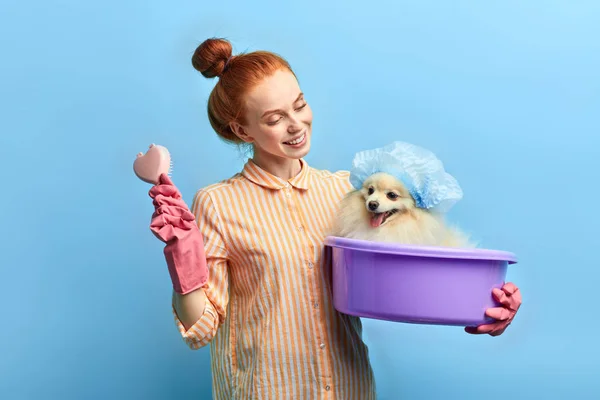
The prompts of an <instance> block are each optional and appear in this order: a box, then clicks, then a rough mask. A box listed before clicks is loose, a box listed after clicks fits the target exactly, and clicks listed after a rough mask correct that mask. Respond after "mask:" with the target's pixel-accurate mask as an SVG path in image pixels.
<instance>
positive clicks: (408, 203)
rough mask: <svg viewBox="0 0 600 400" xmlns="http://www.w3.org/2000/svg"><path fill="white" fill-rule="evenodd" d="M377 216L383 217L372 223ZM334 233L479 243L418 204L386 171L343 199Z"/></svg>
mask: <svg viewBox="0 0 600 400" xmlns="http://www.w3.org/2000/svg"><path fill="white" fill-rule="evenodd" d="M369 204H371V207H372V209H369ZM375 206H376V208H375ZM377 220H379V222H381V221H382V220H383V221H382V223H381V224H380V225H378V224H377V223H376V224H375V226H374V225H372V221H377ZM331 234H332V235H333V236H338V237H345V238H351V239H362V240H370V241H376V242H394V243H399V244H409V245H422V246H447V247H461V248H471V247H475V244H474V243H471V242H470V241H469V239H468V237H467V235H465V234H464V233H463V232H461V231H460V230H458V229H456V228H453V227H449V226H447V225H446V223H445V222H444V219H443V217H442V216H441V215H437V214H435V213H432V212H431V211H428V210H424V209H421V208H418V207H417V206H416V205H415V201H414V199H413V198H412V196H411V195H410V193H409V192H408V190H407V189H406V187H405V186H404V185H403V184H402V183H401V182H400V181H398V180H397V179H396V178H394V177H393V176H391V175H389V174H386V173H377V174H373V175H371V176H370V177H369V178H368V179H367V180H366V181H365V182H364V185H363V187H362V188H361V189H359V190H354V191H352V192H350V193H348V194H347V195H346V196H345V197H344V198H343V199H342V201H341V202H340V204H339V207H338V210H337V214H336V216H335V218H334V224H333V228H332V230H331Z"/></svg>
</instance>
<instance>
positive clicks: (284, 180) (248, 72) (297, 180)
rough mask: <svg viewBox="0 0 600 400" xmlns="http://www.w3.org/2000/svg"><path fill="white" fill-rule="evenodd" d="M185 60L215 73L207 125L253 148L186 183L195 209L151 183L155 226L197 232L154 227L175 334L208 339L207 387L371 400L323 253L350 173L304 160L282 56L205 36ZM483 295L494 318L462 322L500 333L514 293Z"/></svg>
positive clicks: (297, 105)
mask: <svg viewBox="0 0 600 400" xmlns="http://www.w3.org/2000/svg"><path fill="white" fill-rule="evenodd" d="M192 63H193V65H194V67H195V68H196V69H197V70H199V71H200V72H201V73H202V74H203V75H204V76H205V77H208V78H212V77H217V76H218V77H219V82H218V83H217V84H216V86H215V88H214V89H213V91H212V93H211V95H210V98H209V103H208V116H209V120H210V123H211V125H212V127H213V128H214V130H215V131H216V133H217V134H218V135H219V136H220V137H221V138H223V139H224V140H226V141H228V142H230V143H235V144H242V145H250V146H252V149H253V157H252V158H251V159H250V160H248V162H247V163H246V164H245V166H244V168H243V170H242V171H241V172H240V173H238V174H236V175H234V176H233V177H231V178H229V179H226V180H224V181H221V182H219V183H216V184H213V185H210V186H208V187H206V188H203V189H201V190H199V191H198V192H197V193H196V195H195V197H194V201H193V203H192V207H191V208H192V211H193V215H191V214H189V211H188V210H187V208H186V206H185V203H183V202H182V201H181V196H180V194H179V192H178V191H177V189H176V188H175V187H174V186H173V184H172V182H171V181H170V180H169V179H168V178H167V177H166V176H163V177H162V180H161V183H160V184H159V185H156V186H155V187H154V188H153V189H151V191H150V195H151V196H152V197H153V198H154V199H155V206H156V207H157V212H156V213H155V215H154V217H153V223H152V227H153V228H152V229H153V231H154V232H155V233H158V231H159V229H157V227H160V228H161V229H162V228H164V227H167V228H168V229H170V232H171V233H172V232H177V231H178V229H181V226H179V225H177V224H179V223H183V222H182V221H184V222H185V220H194V219H195V222H196V223H197V224H198V226H199V228H200V229H199V231H198V229H196V228H195V226H194V229H191V230H189V231H188V232H191V233H194V232H202V234H203V238H202V239H199V238H196V239H195V240H192V239H186V237H187V236H186V235H184V234H182V235H180V236H178V240H172V239H173V237H174V236H173V234H172V235H171V236H170V237H168V236H165V235H162V236H161V235H159V237H161V239H162V240H164V241H165V242H166V243H168V245H167V246H166V248H165V254H167V262H168V263H169V268H170V271H171V275H172V278H173V283H174V287H175V288H176V290H175V291H174V297H173V313H174V317H175V322H176V324H177V326H178V328H179V330H180V332H181V335H182V337H183V338H184V340H185V341H186V343H187V344H188V345H189V346H190V347H191V348H192V349H198V348H200V347H202V346H205V345H207V344H209V343H210V344H211V360H212V371H213V393H214V397H215V398H217V399H231V398H236V399H237V398H239V399H246V398H273V399H308V398H328V399H344V400H346V399H361V400H363V399H374V398H375V383H374V377H373V372H372V370H371V366H370V363H369V356H368V349H367V347H366V346H365V344H364V343H363V341H362V338H361V330H362V327H361V321H360V319H359V318H355V317H351V316H348V315H344V314H341V313H338V312H337V311H335V309H334V308H333V305H332V298H331V292H330V277H329V272H328V269H327V268H326V266H328V261H329V260H328V256H327V254H326V253H325V252H324V251H323V239H324V235H325V233H324V232H325V230H326V227H327V225H328V223H329V222H330V218H331V216H332V215H333V213H334V210H335V207H336V205H337V203H338V202H339V200H340V199H341V198H342V196H343V195H344V194H345V193H347V192H348V191H350V190H352V186H351V184H350V182H349V173H348V172H346V171H341V172H335V173H332V172H329V171H323V170H317V169H314V168H311V167H310V166H309V165H308V164H307V163H306V161H305V160H304V159H303V157H305V156H306V154H307V153H308V151H309V148H310V141H311V136H312V111H311V109H310V107H309V105H308V103H307V101H306V99H305V97H304V94H303V93H302V91H301V89H300V87H299V85H298V81H297V80H296V77H295V75H294V73H293V71H292V69H291V68H290V66H289V65H288V63H287V62H286V61H285V60H284V59H283V58H281V57H279V56H277V55H275V54H273V53H269V52H253V53H249V54H242V55H238V56H235V57H232V48H231V45H230V43H229V42H227V41H226V40H222V39H209V40H206V41H205V42H203V43H202V44H201V45H200V46H199V47H198V48H197V49H196V51H195V53H194V55H193V58H192ZM167 203H168V204H169V205H170V206H173V207H179V208H178V209H177V210H178V211H174V212H170V213H171V214H172V215H174V216H175V217H176V218H175V219H173V218H171V217H169V218H170V219H169V218H166V217H165V216H164V215H165V214H169V212H165V211H164V208H163V205H164V204H167ZM186 215H187V217H185V216H186ZM181 216H183V217H184V218H179V219H178V217H181ZM192 224H194V222H192ZM191 233H189V234H188V235H191ZM175 236H176V235H175ZM186 240H188V244H187V245H186ZM202 240H203V241H204V246H202ZM190 243H191V244H190ZM177 246H179V248H177ZM186 246H187V247H186ZM168 248H170V250H168ZM173 249H175V250H173ZM173 254H175V255H173ZM186 257H187V258H186ZM199 260H201V261H199ZM177 263H178V265H175V266H173V265H174V264H177ZM178 271H179V272H178ZM206 275H208V277H206ZM186 280H187V283H188V284H186V282H184V281H186ZM190 282H192V283H190ZM182 283H183V284H182ZM184 286H185V287H187V289H185V290H183V289H182V287H184ZM494 296H496V297H497V298H498V299H499V300H500V301H501V303H502V304H503V307H499V308H493V309H490V310H488V311H487V313H488V315H490V316H492V317H493V318H497V319H498V322H496V323H494V324H491V325H486V326H480V327H477V328H468V329H467V331H468V332H470V333H489V334H491V335H498V334H501V333H502V332H503V331H504V329H506V326H508V324H510V322H511V321H512V319H513V317H514V314H515V313H516V311H517V309H518V307H519V305H520V301H521V300H520V294H519V292H518V289H517V288H516V287H515V286H514V285H512V284H507V285H506V286H505V287H504V288H503V290H496V291H494Z"/></svg>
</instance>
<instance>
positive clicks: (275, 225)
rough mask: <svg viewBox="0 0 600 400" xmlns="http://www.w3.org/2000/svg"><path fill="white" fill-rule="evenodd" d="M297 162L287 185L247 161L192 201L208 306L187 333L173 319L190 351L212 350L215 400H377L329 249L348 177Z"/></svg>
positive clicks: (365, 354) (355, 321)
mask: <svg viewBox="0 0 600 400" xmlns="http://www.w3.org/2000/svg"><path fill="white" fill-rule="evenodd" d="M300 162H301V166H302V168H301V171H300V173H299V174H298V175H297V176H295V177H294V178H292V179H290V180H288V181H286V180H284V179H281V178H279V177H276V176H274V175H272V174H270V173H268V172H267V171H265V170H263V169H261V168H260V167H258V166H257V165H256V164H255V163H253V162H252V160H249V161H248V162H247V163H246V164H245V165H244V168H243V170H242V171H241V173H238V174H235V175H234V176H233V177H231V178H229V179H226V180H224V181H221V182H219V183H215V184H213V185H210V186H208V187H205V188H203V189H200V190H199V191H198V192H196V194H195V196H194V199H193V202H192V207H191V208H192V211H193V212H194V214H195V215H196V218H197V222H198V226H199V228H200V230H201V232H202V233H203V235H204V238H205V248H206V249H205V251H206V258H207V261H208V268H209V281H208V283H207V286H206V287H205V292H206V295H207V298H208V301H207V302H206V308H205V311H204V313H203V315H202V316H201V317H200V319H199V320H198V321H197V322H196V323H195V324H194V325H193V326H192V327H191V328H190V329H189V330H187V331H186V330H185V328H184V327H183V325H182V323H181V321H180V320H179V319H178V317H177V313H176V312H175V309H174V307H173V313H174V317H175V323H176V325H177V328H178V329H179V332H180V333H181V335H182V337H183V339H184V341H185V342H186V343H187V345H188V346H189V347H190V348H192V349H198V348H200V347H203V346H205V345H207V344H209V343H210V354H211V364H212V376H213V397H214V398H215V399H219V400H220V399H223V400H225V399H227V400H230V399H277V400H284V399H294V400H296V399H344V400H350V399H357V400H358V399H360V400H368V399H374V398H375V383H374V377H373V372H372V369H371V365H370V363H369V356H368V349H367V346H366V345H365V344H364V342H363V340H362V325H361V321H360V319H359V318H356V317H352V316H348V315H345V314H341V313H339V312H337V311H336V310H335V309H334V308H333V301H332V300H333V299H332V296H331V283H330V279H331V271H330V268H331V263H330V253H329V251H325V248H324V244H323V240H324V238H325V234H326V229H327V228H328V224H329V223H330V222H331V218H332V216H333V213H334V212H335V207H336V206H337V204H338V202H339V201H340V200H341V198H342V196H344V194H346V193H347V192H348V191H350V190H351V189H352V187H351V185H350V182H349V173H348V172H347V171H340V172H335V173H332V172H329V171H323V170H317V169H314V168H312V167H309V165H308V164H307V163H306V161H305V160H300Z"/></svg>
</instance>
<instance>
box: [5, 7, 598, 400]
mask: <svg viewBox="0 0 600 400" xmlns="http://www.w3.org/2000/svg"><path fill="white" fill-rule="evenodd" d="M250 3H251V5H250ZM523 3H526V4H523ZM599 20H600V5H598V2H594V1H578V2H572V1H571V2H569V1H562V2H561V1H530V2H517V1H492V2H475V1H472V2H467V1H453V2H442V1H438V2H432V1H424V2H408V1H378V2H371V3H370V4H368V5H367V4H366V3H364V2H348V1H325V2H323V3H321V4H320V2H317V1H314V0H307V1H302V2H292V3H289V4H285V5H284V4H282V2H278V1H253V2H241V1H235V2H232V1H226V2H199V1H171V2H163V1H156V0H144V1H139V0H138V1H127V2H119V1H114V0H105V1H102V2H100V1H86V2H82V1H74V0H62V1H39V0H30V1H22V0H4V1H3V2H2V6H1V8H0V49H1V50H0V59H1V62H0V85H1V88H0V93H1V97H0V116H1V118H0V123H1V125H0V138H1V139H0V140H1V146H0V152H1V155H0V165H1V166H2V171H3V174H2V175H3V176H2V181H3V182H4V183H5V184H6V185H5V186H4V187H3V191H2V192H3V195H2V197H1V200H0V201H1V205H2V210H3V216H2V229H0V238H1V242H0V243H1V246H2V261H1V262H0V264H1V278H0V296H1V300H0V311H1V314H0V317H1V320H0V321H1V323H2V328H1V329H0V332H1V333H0V354H1V356H0V397H2V398H3V399H30V398H35V397H40V396H41V397H42V398H52V399H107V398H114V399H142V398H143V399H166V398H198V399H204V398H209V397H210V393H211V392H210V369H209V353H208V348H205V349H201V350H199V351H197V352H193V351H191V350H189V349H188V348H187V347H186V346H185V344H184V343H183V341H182V340H181V339H180V337H179V334H178V332H177V331H176V328H175V325H174V323H173V320H172V316H171V311H170V300H171V283H170V279H169V277H168V273H167V269H166V266H165V263H164V259H163V256H162V246H161V244H160V243H159V242H158V241H157V240H156V239H155V238H154V237H153V236H152V234H151V233H150V231H149V230H148V227H147V224H148V222H149V218H150V215H151V212H152V206H151V202H150V200H149V197H147V190H148V189H149V186H148V185H147V184H145V183H143V182H141V181H139V180H137V178H136V177H135V176H134V174H133V172H132V169H131V166H132V163H133V160H134V157H135V154H136V153H137V152H139V151H145V150H146V149H147V146H148V144H149V143H150V142H155V143H160V144H163V145H166V146H167V147H168V148H169V149H170V150H171V152H172V154H173V157H174V165H175V169H174V173H173V179H174V180H175V182H176V183H177V185H178V186H179V188H180V189H181V190H182V192H183V193H184V195H185V196H186V200H187V201H191V198H192V196H193V193H194V192H195V190H196V189H198V188H199V187H202V186H204V185H207V184H209V183H212V182H215V181H217V180H220V179H223V178H226V177H229V176H230V175H232V174H234V173H236V172H237V171H239V169H240V168H241V167H242V165H243V162H244V159H243V158H242V157H241V156H240V154H239V153H238V152H237V151H236V149H235V148H232V147H230V146H227V145H225V144H223V143H222V142H220V141H219V140H218V139H217V137H216V135H215V134H214V132H213V131H212V130H211V128H210V126H209V123H208V119H207V116H206V102H207V98H208V94H209V92H210V90H211V88H212V86H213V85H214V83H215V81H209V80H206V79H204V78H203V77H202V76H201V75H200V74H199V73H198V72H196V71H195V70H194V69H193V68H192V66H191V63H190V57H191V55H192V53H193V51H194V49H195V47H196V46H197V45H198V44H199V43H200V42H201V41H203V40H204V39H206V38H208V37H211V36H224V37H227V38H229V39H230V40H231V41H232V42H233V44H234V51H235V52H239V51H245V50H256V49H267V50H271V51H275V52H278V53H280V54H282V55H283V56H284V57H286V58H287V59H288V60H289V61H290V63H291V65H292V66H293V68H294V69H295V71H296V73H297V74H298V76H299V78H300V83H301V86H302V89H303V90H304V91H305V92H306V96H307V99H308V101H309V102H310V104H311V106H312V108H313V111H314V114H315V121H314V139H313V147H312V151H311V153H310V154H309V156H308V157H307V160H308V161H309V163H310V164H311V165H313V166H315V167H318V168H324V169H332V170H336V169H348V168H349V166H350V163H351V160H352V156H353V155H354V153H355V152H357V151H360V150H363V149H365V148H374V147H378V146H380V145H384V144H387V143H389V142H391V141H393V140H405V141H409V142H413V143H415V144H419V145H421V146H424V147H427V148H429V149H431V150H433V151H434V152H435V153H436V154H437V155H438V156H439V157H440V158H441V159H442V160H443V161H444V163H445V165H446V167H447V169H448V170H449V171H450V172H451V173H452V174H453V175H454V176H456V177H457V179H458V180H459V182H460V183H461V185H462V187H463V189H464V191H465V198H464V200H463V201H462V202H460V203H459V204H458V205H457V206H456V208H455V209H453V211H452V213H451V216H450V218H451V219H452V220H453V221H456V222H458V223H460V225H461V226H462V227H463V228H464V229H466V230H469V231H472V232H474V233H475V234H476V235H477V237H479V238H480V239H482V240H483V244H484V245H485V246H487V247H491V248H497V249H505V250H510V251H513V252H515V253H516V254H517V255H518V256H519V259H520V263H519V264H517V265H516V266H514V267H511V268H510V270H509V276H508V278H509V280H512V281H514V282H515V283H517V285H518V286H519V287H520V288H521V290H522V292H523V296H524V303H523V307H522V308H521V310H520V312H519V314H518V315H517V318H516V319H515V322H514V323H513V325H512V326H511V327H510V328H509V329H508V330H507V331H506V333H505V334H504V335H502V336H500V337H497V338H492V337H490V336H487V335H486V336H470V335H467V334H466V333H464V332H463V331H462V329H461V328H450V327H431V326H415V325H404V324H394V323H387V322H382V321H372V320H364V325H365V335H366V341H367V343H368V344H369V346H370V348H371V353H372V360H373V366H374V369H375V372H376V376H377V385H378V389H379V392H380V398H381V399H399V398H409V399H414V398H420V399H438V398H449V399H459V398H460V399H475V398H480V396H481V395H482V394H483V396H484V397H485V398H486V399H489V400H491V399H526V398H541V397H542V396H543V397H545V398H570V399H579V398H592V397H594V396H599V395H600V382H599V380H598V376H599V375H600V366H599V361H598V360H599V358H600V350H599V349H600V345H599V344H598V330H599V329H600V324H599V323H598V322H597V321H598V313H597V310H598V308H597V306H596V305H597V303H598V301H597V299H598V283H597V282H598V280H599V278H600V272H599V268H598V267H599V266H598V257H597V250H598V247H599V246H600V239H599V237H598V224H599V223H600V219H599V218H598V209H597V202H598V195H599V194H600V192H599V190H598V186H597V180H598V172H597V171H598V170H599V168H600V163H599V160H598V159H599V158H600V150H599V146H600V139H598V134H599V131H600V130H599V128H600V123H599V119H600V76H599V75H600V72H599V71H600V41H598V37H600V24H598V21H599Z"/></svg>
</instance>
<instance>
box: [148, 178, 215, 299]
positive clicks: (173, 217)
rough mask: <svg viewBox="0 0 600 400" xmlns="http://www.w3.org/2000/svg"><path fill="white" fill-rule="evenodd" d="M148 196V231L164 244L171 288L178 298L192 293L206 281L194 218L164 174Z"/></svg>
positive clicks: (202, 245)
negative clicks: (152, 207) (149, 214)
mask: <svg viewBox="0 0 600 400" xmlns="http://www.w3.org/2000/svg"><path fill="white" fill-rule="evenodd" d="M148 194H149V195H150V197H151V198H152V199H153V202H152V203H153V204H154V210H155V211H154V213H153V214H152V220H151V222H150V230H151V231H152V233H154V235H155V236H156V237H157V238H159V239H160V240H162V241H163V242H165V243H166V246H165V248H164V253H165V259H166V261H167V266H168V267H169V274H170V275H171V281H172V282H173V288H174V289H175V291H176V292H177V293H181V294H187V293H189V292H191V291H194V290H196V289H198V288H199V287H201V286H202V285H204V283H206V281H207V279H208V268H207V266H206V255H205V253H204V239H203V237H202V233H201V232H200V230H199V229H198V226H197V225H196V218H195V217H194V214H192V213H191V212H190V210H189V208H188V206H187V205H186V204H185V202H184V201H183V200H182V199H181V193H179V190H178V189H177V187H175V185H174V184H173V182H171V179H169V177H168V176H167V175H166V174H162V175H161V176H160V178H159V182H158V184H157V185H155V186H153V187H152V188H151V189H150V191H149V192H148Z"/></svg>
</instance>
